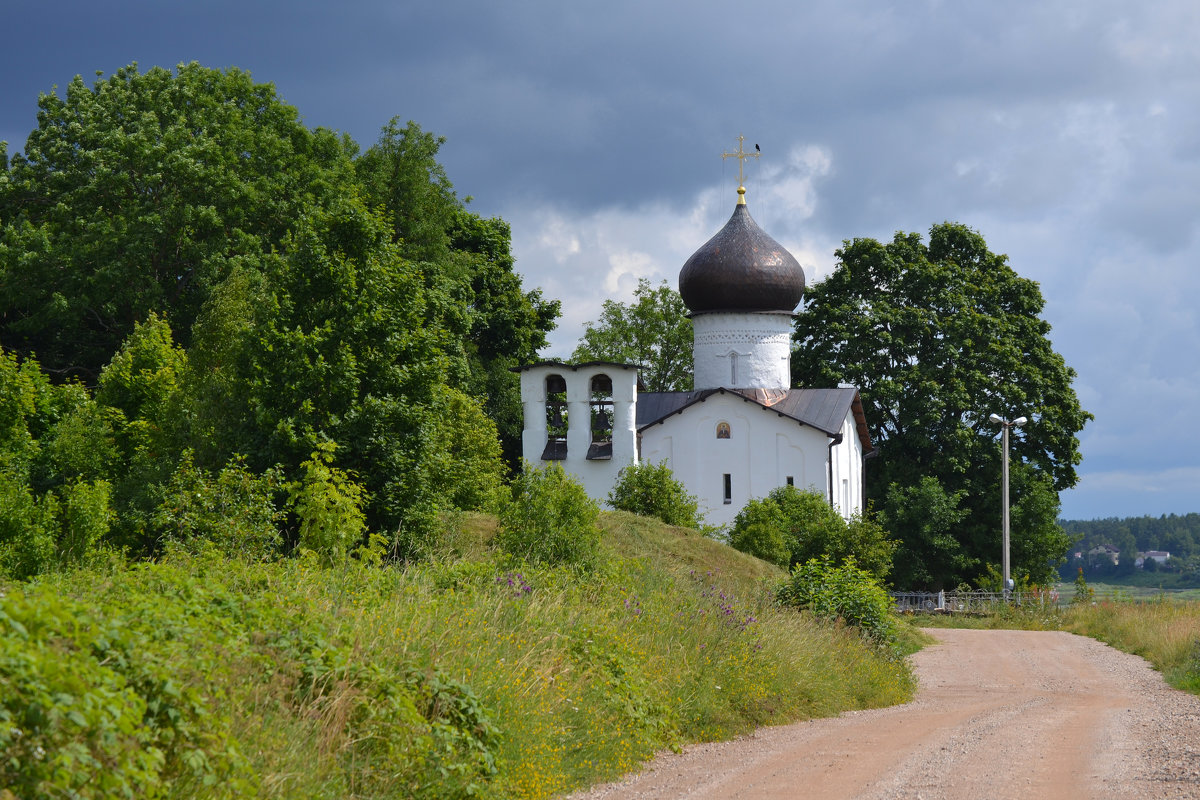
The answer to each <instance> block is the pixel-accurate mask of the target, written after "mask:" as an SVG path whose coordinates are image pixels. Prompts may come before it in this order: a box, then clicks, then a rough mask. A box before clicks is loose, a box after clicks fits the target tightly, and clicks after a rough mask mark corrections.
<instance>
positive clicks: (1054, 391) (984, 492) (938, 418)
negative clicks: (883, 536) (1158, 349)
mask: <svg viewBox="0 0 1200 800" xmlns="http://www.w3.org/2000/svg"><path fill="white" fill-rule="evenodd" d="M837 257H838V260H839V263H838V265H837V267H836V269H835V270H834V272H833V273H832V274H831V275H830V277H829V278H827V279H826V280H824V281H822V282H821V283H819V284H817V285H816V286H814V287H812V288H811V289H810V290H809V292H808V296H807V300H806V305H805V307H804V310H803V312H802V313H801V314H800V315H799V316H798V317H797V321H796V331H795V342H796V350H795V353H794V354H793V358H792V371H793V378H794V379H795V381H796V382H797V384H798V385H800V386H828V385H831V384H835V383H837V382H840V381H846V382H849V383H853V384H855V385H857V386H858V387H859V388H860V389H861V391H862V396H863V401H864V404H865V410H866V414H867V422H868V425H869V426H870V432H871V438H872V441H873V442H874V444H875V445H876V447H877V448H878V449H879V458H878V459H876V460H873V461H871V462H870V464H869V466H868V478H867V495H868V498H869V499H871V500H872V501H873V502H874V503H875V505H876V507H877V508H878V509H880V510H881V511H882V512H883V516H884V518H885V520H886V521H887V524H888V525H889V527H890V530H891V532H892V533H893V534H894V535H896V536H897V538H898V539H899V540H900V549H899V551H898V552H897V555H896V564H895V571H894V573H893V578H894V580H895V581H896V584H897V585H898V586H913V587H916V586H928V587H937V586H953V585H955V584H956V583H958V582H959V581H965V580H973V579H976V578H978V577H979V576H980V575H981V574H982V573H983V572H984V571H985V565H987V564H989V563H990V564H997V563H999V561H1000V556H1001V547H1000V458H1001V454H1000V448H999V443H998V440H997V437H998V434H999V432H1000V430H999V427H998V426H997V425H994V424H993V423H991V422H989V421H988V417H989V415H990V414H992V413H997V414H1000V415H1001V416H1004V417H1006V418H1009V419H1012V418H1015V417H1018V416H1026V417H1028V418H1029V420H1030V422H1029V424H1028V425H1026V426H1025V427H1023V428H1018V429H1014V431H1013V437H1012V456H1013V459H1014V461H1015V464H1014V470H1013V487H1012V497H1013V502H1014V512H1013V520H1014V524H1013V529H1012V530H1013V564H1014V569H1015V570H1016V571H1019V572H1023V573H1026V574H1028V575H1029V576H1030V577H1031V578H1032V579H1034V580H1048V579H1050V578H1051V577H1052V576H1053V567H1054V565H1056V564H1057V563H1058V562H1059V560H1060V559H1061V557H1062V555H1063V552H1064V551H1065V550H1066V547H1067V543H1068V539H1067V537H1066V536H1065V534H1063V533H1062V531H1061V529H1060V528H1059V527H1058V526H1057V525H1056V524H1055V518H1056V517H1057V510H1058V503H1057V493H1058V492H1060V491H1062V490H1064V489H1067V488H1070V487H1071V486H1073V485H1075V483H1076V481H1077V475H1076V472H1075V467H1076V465H1077V464H1078V463H1079V461H1080V454H1079V440H1078V438H1077V434H1078V433H1079V431H1080V430H1082V428H1083V426H1084V424H1085V423H1086V422H1087V421H1088V420H1089V419H1091V418H1092V417H1091V414H1089V413H1088V412H1086V411H1084V410H1083V409H1082V408H1081V407H1080V405H1079V400H1078V398H1077V397H1076V395H1075V391H1074V389H1073V388H1072V381H1073V379H1074V378H1075V372H1074V370H1072V369H1071V368H1069V367H1068V366H1067V365H1066V364H1065V362H1064V361H1063V358H1062V356H1060V355H1059V354H1058V353H1057V352H1055V351H1054V348H1053V347H1052V346H1051V343H1050V340H1049V338H1048V334H1049V332H1050V326H1049V324H1048V323H1047V322H1046V321H1045V320H1043V319H1042V318H1041V316H1040V315H1041V312H1042V308H1043V304H1044V301H1043V299H1042V295H1041V292H1040V291H1039V289H1038V286H1037V284H1036V283H1034V282H1033V281H1030V280H1027V279H1024V278H1021V277H1019V276H1018V275H1017V274H1016V272H1014V271H1013V269H1012V268H1011V267H1010V266H1009V264H1008V259H1007V257H1006V256H1003V255H997V254H994V253H992V252H990V251H989V250H988V248H987V244H986V242H985V241H984V239H983V237H982V236H980V235H979V234H978V233H976V232H975V231H972V230H971V229H969V228H967V227H965V226H963V225H958V224H952V223H943V224H941V225H935V226H934V227H933V228H932V229H931V231H930V236H929V243H928V244H926V243H925V242H924V241H923V240H922V237H921V236H920V235H918V234H909V233H897V234H896V236H895V237H894V239H893V240H892V241H891V242H889V243H887V244H881V243H880V242H877V241H875V240H873V239H855V240H852V241H847V242H846V243H845V244H844V246H843V247H842V248H841V249H840V250H838V252H837ZM1023 465H1027V466H1028V469H1025V468H1023ZM921 503H927V504H928V508H918V507H917V506H919V505H920V504H921Z"/></svg>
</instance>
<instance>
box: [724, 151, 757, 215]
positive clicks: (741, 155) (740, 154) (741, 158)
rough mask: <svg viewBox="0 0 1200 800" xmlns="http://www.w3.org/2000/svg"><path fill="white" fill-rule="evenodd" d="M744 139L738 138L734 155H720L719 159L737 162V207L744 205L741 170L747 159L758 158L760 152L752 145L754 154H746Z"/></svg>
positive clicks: (744, 184) (744, 197)
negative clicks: (732, 159)
mask: <svg viewBox="0 0 1200 800" xmlns="http://www.w3.org/2000/svg"><path fill="white" fill-rule="evenodd" d="M745 141H746V137H745V136H739V137H738V149H737V152H736V153H721V159H722V160H724V159H726V158H736V159H737V160H738V205H745V204H746V180H745V175H744V173H743V170H742V168H743V167H744V166H745V164H746V159H747V158H758V157H759V156H761V155H762V152H761V151H760V150H759V149H758V145H754V152H753V153H747V152H746V151H745V150H744V149H743V148H742V145H743V143H745Z"/></svg>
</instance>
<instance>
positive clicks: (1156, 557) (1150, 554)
mask: <svg viewBox="0 0 1200 800" xmlns="http://www.w3.org/2000/svg"><path fill="white" fill-rule="evenodd" d="M1146 559H1150V560H1152V561H1156V562H1158V564H1159V565H1162V564H1165V563H1167V561H1169V560H1170V559H1171V554H1170V553H1168V552H1167V551H1166V550H1147V551H1146V552H1144V553H1138V554H1137V558H1136V559H1134V562H1133V565H1134V566H1135V567H1144V566H1145V565H1146Z"/></svg>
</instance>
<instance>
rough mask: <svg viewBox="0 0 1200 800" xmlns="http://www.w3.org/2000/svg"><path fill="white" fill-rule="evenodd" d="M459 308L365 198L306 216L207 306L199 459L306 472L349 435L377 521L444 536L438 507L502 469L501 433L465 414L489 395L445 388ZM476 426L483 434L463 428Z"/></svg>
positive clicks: (199, 335)
mask: <svg viewBox="0 0 1200 800" xmlns="http://www.w3.org/2000/svg"><path fill="white" fill-rule="evenodd" d="M453 303H454V301H453V300H452V299H451V298H449V297H447V296H446V295H445V294H442V293H439V292H438V291H437V290H436V287H435V288H431V287H429V286H428V285H427V284H426V281H425V276H424V274H423V271H422V270H421V269H420V268H419V266H418V265H416V264H414V263H413V262H410V261H407V260H405V259H403V258H401V257H400V255H399V253H398V252H397V248H396V246H395V245H394V244H393V243H392V240H391V232H390V231H389V230H388V228H387V226H386V224H385V223H384V221H383V220H381V219H380V218H379V217H378V215H376V214H374V213H373V212H371V211H370V210H368V209H366V208H365V207H363V205H362V204H361V203H360V202H358V201H357V200H355V199H353V198H347V199H345V200H344V201H342V202H341V203H339V204H338V205H337V207H335V208H333V209H331V210H330V211H328V212H325V213H321V214H313V215H311V216H309V217H308V218H306V219H305V220H301V221H300V222H298V223H297V226H296V230H295V232H294V233H293V234H291V235H290V236H288V237H287V238H286V239H285V240H284V242H283V243H282V245H281V250H280V252H279V253H277V254H275V255H272V256H270V257H264V258H262V259H260V260H259V262H258V264H257V266H255V267H251V268H247V269H245V270H240V269H239V270H237V271H235V272H234V273H232V274H231V275H230V277H229V278H228V279H227V282H226V283H225V284H223V285H222V286H220V287H218V288H217V289H216V290H215V291H214V292H213V297H212V300H211V302H210V303H209V304H208V305H206V307H205V309H204V311H203V313H202V314H201V318H200V321H199V323H198V324H197V326H196V335H195V342H194V344H193V348H192V351H193V356H194V360H195V368H194V369H193V370H191V372H190V373H189V374H190V376H191V380H194V381H195V385H194V386H193V387H192V388H191V389H189V394H190V395H191V396H192V397H194V398H195V400H196V407H195V410H194V413H193V415H192V416H193V418H194V420H195V423H194V425H195V427H194V431H195V432H196V434H197V436H196V441H195V444H196V446H197V458H198V459H200V457H201V453H202V452H203V453H204V457H203V466H205V467H206V468H209V469H214V468H216V467H218V466H219V465H220V464H221V463H224V461H225V460H226V459H228V458H229V457H230V456H231V455H233V454H234V453H236V452H241V453H243V454H245V455H246V456H247V464H248V466H249V467H250V468H251V469H252V470H253V471H256V472H263V471H265V470H266V469H268V468H270V467H272V466H273V465H275V464H280V465H282V467H283V469H284V471H285V473H286V474H287V475H289V476H294V475H296V474H297V471H298V470H299V469H300V465H301V463H302V462H304V461H306V460H308V459H309V456H310V455H311V454H312V453H313V452H315V451H318V450H319V449H320V448H321V447H322V446H324V445H325V444H326V443H328V442H336V443H337V445H338V449H337V456H336V466H337V468H339V469H342V470H346V471H350V472H353V473H355V474H357V475H358V476H359V480H361V482H362V484H363V486H364V488H365V490H366V497H367V498H368V499H367V500H366V503H365V506H364V509H365V511H366V514H367V522H368V524H369V526H370V527H372V528H375V529H376V530H385V531H391V532H395V531H397V530H398V529H399V528H401V527H406V528H409V529H410V530H409V534H414V533H415V534H421V533H422V532H431V531H433V530H434V528H435V526H436V522H437V514H438V512H439V510H441V509H443V508H448V507H450V506H452V505H453V503H454V498H459V499H460V500H461V499H462V498H467V497H471V498H481V497H482V494H481V491H482V490H480V491H475V490H474V489H472V487H476V488H478V486H480V485H482V484H486V483H487V482H488V481H489V480H490V481H492V482H497V481H498V478H497V477H496V476H497V475H498V470H499V461H498V459H496V458H495V452H494V450H489V449H488V448H489V447H493V446H494V445H489V444H488V443H487V441H486V440H487V434H488V428H487V427H486V426H482V427H481V426H480V425H479V417H478V415H475V416H472V415H471V414H469V413H468V412H467V410H466V408H465V405H464V404H468V405H469V404H475V402H476V401H474V400H471V399H469V398H464V397H461V396H455V397H453V398H452V397H451V396H450V395H447V394H446V393H445V392H446V390H445V388H444V384H445V382H446V376H447V371H448V365H447V362H448V361H451V360H453V358H452V357H451V358H448V357H447V356H446V354H447V352H450V353H454V352H456V351H458V348H459V344H460V342H459V340H458V339H457V338H456V337H455V336H454V334H453V333H452V332H451V331H449V330H448V329H447V328H446V327H445V326H442V325H439V324H438V320H439V319H442V318H443V314H442V311H441V309H442V307H444V306H447V305H452V304H453ZM465 420H471V421H472V423H473V424H475V428H476V430H475V431H473V432H472V434H471V435H466V436H464V435H463V434H462V432H461V431H456V430H455V428H454V427H453V426H455V425H458V424H461V423H463V422H464V421H465ZM455 436H457V437H458V439H457V442H456V446H455V447H454V448H451V449H449V450H447V448H446V447H445V446H444V445H445V443H446V442H448V441H451V440H452V439H453V437H455ZM206 439H207V440H211V442H214V443H216V445H215V446H213V445H211V444H210V445H209V446H208V447H207V448H206V446H205V443H204V440H206ZM492 441H493V442H494V440H492ZM479 448H483V449H482V450H481V449H479ZM198 463H199V462H198ZM470 464H473V465H474V466H473V467H469V466H465V465H470ZM459 466H464V469H466V470H467V472H471V470H474V469H479V470H482V471H483V472H486V473H487V475H482V474H480V475H474V474H472V476H471V477H469V478H468V475H467V473H466V472H464V471H462V470H460V469H459V468H458V467H459ZM451 467H453V468H451ZM488 475H490V476H491V477H488ZM449 476H453V478H454V482H453V484H451V483H449V482H448V480H447V478H448V477H449ZM476 478H478V481H480V482H482V483H479V482H474V481H476ZM481 502H482V501H481ZM398 554H399V553H398Z"/></svg>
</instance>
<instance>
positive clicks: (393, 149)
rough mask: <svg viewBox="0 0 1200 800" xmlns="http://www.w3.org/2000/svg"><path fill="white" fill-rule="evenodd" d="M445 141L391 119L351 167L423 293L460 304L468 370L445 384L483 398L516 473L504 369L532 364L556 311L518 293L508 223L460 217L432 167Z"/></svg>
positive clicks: (514, 399)
mask: <svg viewBox="0 0 1200 800" xmlns="http://www.w3.org/2000/svg"><path fill="white" fill-rule="evenodd" d="M444 143H445V139H444V138H442V137H440V136H434V135H433V134H431V133H429V132H427V131H424V130H422V129H421V127H420V126H419V125H417V124H416V123H415V122H412V121H409V122H408V123H407V124H406V125H404V126H403V127H401V126H400V124H399V119H398V118H393V119H392V120H391V121H390V122H389V123H388V124H387V125H386V126H384V128H383V131H382V132H381V133H380V136H379V140H378V142H376V143H375V144H374V145H373V146H372V147H371V148H370V149H369V150H367V152H366V153H364V154H363V156H362V157H361V158H359V159H358V160H357V161H356V162H355V169H356V173H357V175H358V179H359V181H360V182H361V184H362V187H363V194H364V197H365V199H366V200H367V202H368V203H369V204H370V205H371V207H373V208H380V209H383V210H384V212H385V213H386V215H387V217H388V219H389V220H390V222H391V224H392V226H393V234H392V235H393V241H394V242H395V243H396V245H397V247H399V249H400V252H401V254H402V255H403V256H404V257H405V258H409V259H412V260H414V261H421V262H427V265H428V266H429V267H430V268H429V269H427V270H426V279H427V280H428V281H429V282H430V286H431V287H435V286H436V287H437V290H438V291H440V292H442V293H444V294H446V295H447V296H450V297H453V298H455V300H456V301H457V303H459V304H460V306H459V310H460V312H461V313H460V314H459V315H458V317H457V319H456V320H455V324H454V325H452V326H450V327H452V328H453V329H454V330H456V331H458V332H459V333H461V335H462V337H463V339H464V345H465V346H464V354H465V357H466V359H467V370H466V374H462V371H461V370H457V371H456V370H451V372H452V378H451V380H452V385H454V386H455V388H459V389H462V390H463V391H465V392H467V393H468V394H471V395H473V396H476V397H481V398H483V403H484V410H485V411H486V412H487V415H488V416H489V417H491V418H492V420H493V421H494V422H495V423H496V426H497V428H498V432H499V435H500V440H501V445H502V448H503V452H504V458H505V461H506V462H507V463H508V464H509V465H510V466H513V467H515V466H518V462H519V458H520V450H521V427H522V426H521V406H520V389H519V385H518V377H517V376H516V375H515V374H514V373H513V372H511V371H510V368H511V367H516V366H521V365H524V364H528V363H530V362H531V361H534V360H536V358H537V352H538V350H539V349H541V348H543V347H545V346H546V334H547V333H548V332H549V331H551V330H553V329H554V326H555V320H556V319H557V318H558V316H559V303H558V301H547V300H545V299H544V298H543V297H542V293H541V290H540V289H535V290H532V291H525V290H524V288H523V287H522V285H521V278H520V276H519V275H518V274H517V273H516V271H515V269H514V266H515V261H514V259H513V256H512V250H511V247H512V232H511V230H510V229H509V226H508V223H506V222H505V221H504V220H502V219H498V218H491V219H484V218H482V217H480V216H478V215H476V214H473V213H471V212H470V211H467V210H466V208H465V205H464V203H463V202H462V201H460V200H459V199H458V197H457V196H456V195H455V193H454V189H453V187H452V185H451V183H450V180H449V178H448V177H447V176H446V173H445V170H444V169H443V168H442V166H441V165H440V164H439V163H438V162H437V159H436V156H437V153H438V150H439V149H440V148H441V146H442V144H444Z"/></svg>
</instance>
